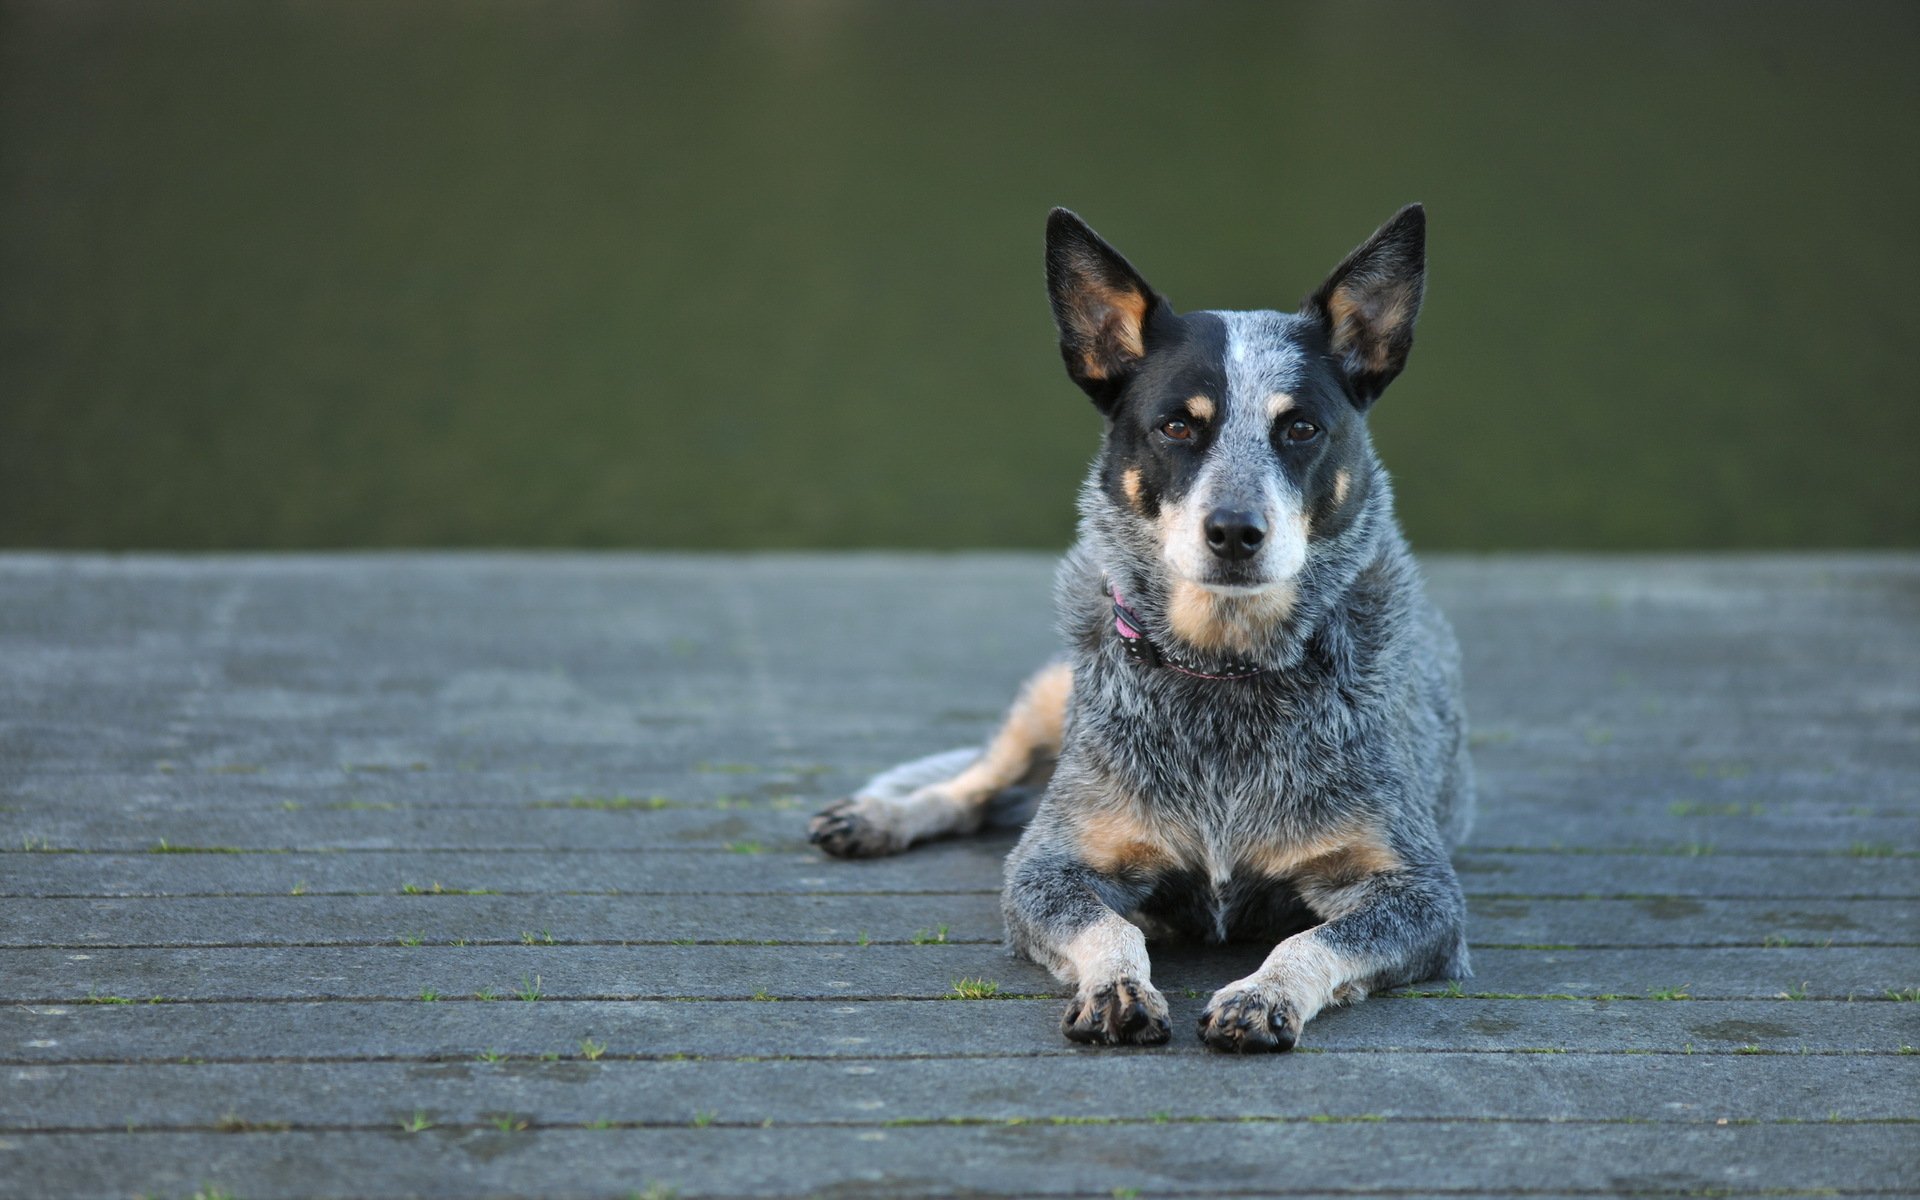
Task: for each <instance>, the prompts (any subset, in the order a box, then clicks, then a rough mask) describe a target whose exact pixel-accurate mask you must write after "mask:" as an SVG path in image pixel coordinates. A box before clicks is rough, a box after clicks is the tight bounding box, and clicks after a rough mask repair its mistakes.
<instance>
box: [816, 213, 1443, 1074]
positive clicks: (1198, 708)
mask: <svg viewBox="0 0 1920 1200" xmlns="http://www.w3.org/2000/svg"><path fill="white" fill-rule="evenodd" d="M1046 251H1047V252H1046V263H1047V286H1048V291H1049V294H1050V296H1051V299H1052V306H1053V315H1054V318H1055V323H1056V325H1057V326H1058V330H1059V336H1060V353H1061V357H1062V358H1063V359H1064V360H1065V362H1066V368H1067V374H1068V375H1069V376H1070V377H1071V378H1072V379H1073V381H1074V382H1075V383H1077V384H1078V385H1079V386H1080V388H1081V389H1082V390H1083V391H1085V392H1086V394H1087V395H1088V396H1089V397H1090V398H1091V399H1092V401H1093V404H1094V407H1095V408H1097V409H1098V410H1099V412H1100V414H1101V416H1102V417H1103V418H1104V419H1105V432H1104V435H1103V437H1102V440H1101V445H1100V451H1099V454H1098V456H1097V457H1096V458H1095V460H1094V462H1093V467H1092V470H1091V471H1090V472H1089V474H1088V475H1087V478H1086V481H1085V483H1084V485H1083V486H1082V488H1081V491H1080V503H1079V507H1080V523H1079V530H1078V538H1077V541H1076V543H1075V545H1074V546H1073V547H1072V549H1070V550H1069V551H1068V553H1067V555H1066V557H1065V559H1064V560H1063V561H1062V563H1061V565H1060V568H1059V570H1058V573H1057V576H1056V579H1055V596H1056V603H1057V607H1058V610H1059V618H1060V625H1061V629H1062V632H1063V634H1064V636H1065V640H1066V642H1067V644H1068V646H1069V648H1070V651H1069V653H1068V654H1067V655H1066V656H1065V657H1064V658H1062V659H1061V660H1060V661H1057V662H1053V663H1051V664H1049V665H1048V666H1046V667H1045V668H1044V669H1042V670H1041V671H1040V672H1039V673H1038V674H1036V675H1034V676H1033V677H1032V678H1031V679H1030V680H1029V681H1028V682H1027V683H1026V685H1025V686H1024V687H1023V688H1022V689H1021V691H1020V694H1019V696H1018V698H1017V699H1016V700H1015V702H1014V704H1013V707H1012V709H1011V711H1010V712H1009V714H1008V716H1007V718H1006V720H1005V722H1004V723H1003V724H1002V725H1001V726H1000V728H999V729H998V731H997V732H996V733H994V735H993V736H992V738H991V739H990V740H989V741H988V743H987V744H986V746H985V747H984V749H976V750H963V751H956V752H950V753H947V754H940V755H935V756H933V757H931V758H926V759H922V760H919V761H917V762H912V763H908V764H905V765H903V766H901V767H897V768H894V769H893V770H890V771H888V772H885V773H883V774H882V775H880V776H878V777H876V778H875V779H874V780H872V781H871V782H869V783H868V784H867V785H866V786H864V787H862V788H861V789H860V790H859V791H858V792H857V793H856V794H855V795H854V796H853V797H852V798H850V799H847V800H843V801H840V802H838V803H836V804H833V805H831V806H829V807H827V808H826V809H824V810H823V811H821V812H820V813H819V814H817V815H816V816H815V817H814V818H813V819H812V822H811V825H810V835H811V838H812V840H813V842H814V843H816V844H817V845H819V846H820V847H822V848H823V849H824V850H825V851H826V852H827V853H829V854H834V855H839V856H847V857H855V856H866V855H877V854H890V853H893V852H896V851H899V850H904V849H906V848H907V847H909V846H911V845H913V844H915V843H916V842H920V841H923V840H926V839H929V838H934V837H940V836H945V835H952V834H961V833H968V832H972V831H975V830H978V829H979V828H981V826H982V825H983V824H984V823H985V821H986V818H987V814H988V809H989V806H990V804H991V803H992V801H993V800H994V798H995V797H996V796H997V795H1000V794H1001V793H1003V792H1005V791H1006V790H1007V789H1009V788H1011V787H1013V785H1015V784H1016V783H1019V782H1021V781H1022V780H1034V779H1044V780H1045V791H1044V793H1043V794H1042V795H1041V798H1040V800H1039V803H1038V806H1037V808H1036V810H1035V812H1034V815H1033V817H1032V819H1031V821H1030V822H1029V823H1028V824H1027V827H1026V829H1025V830H1024V832H1023V834H1022V836H1021V838H1020V840H1019V843H1018V844H1017V845H1016V846H1015V848H1014V850H1013V852H1012V853H1011V855H1009V857H1008V859H1007V865H1006V886H1005V891H1004V894H1003V909H1004V913H1005V917H1006V929H1007V942H1008V947H1009V949H1010V950H1012V951H1013V952H1014V953H1016V954H1019V955H1023V956H1025V957H1027V958H1030V959H1032V960H1034V961H1035V962H1037V963H1040V964H1041V965H1043V966H1045V967H1047V968H1048V969H1050V970H1051V971H1052V972H1053V973H1054V974H1055V976H1057V977H1058V978H1059V979H1060V980H1061V982H1062V983H1063V984H1067V985H1071V986H1072V987H1073V988H1074V989H1075V991H1074V996H1073V999H1072V1000H1071V1001H1070V1002H1069V1003H1068V1005H1067V1009H1066V1012H1065V1013H1064V1014H1063V1016H1062V1018H1061V1023H1060V1027H1061V1031H1062V1032H1063V1033H1064V1034H1065V1035H1066V1036H1067V1037H1068V1038H1069V1039H1071V1040H1073V1041H1075V1042H1083V1043H1091V1044H1097V1045H1123V1044H1130V1043H1131V1044H1147V1045H1150V1044H1157V1043H1162V1042H1165V1041H1166V1040H1167V1039H1168V1036H1169V1026H1168V1021H1167V1003H1166V999H1165V998H1164V997H1163V996H1162V995H1161V993H1160V992H1159V991H1158V990H1156V989H1155V988H1154V986H1153V982H1152V979H1151V977H1150V972H1149V963H1148V960H1147V941H1146V938H1147V935H1148V934H1149V933H1151V934H1153V935H1154V936H1155V937H1156V938H1159V937H1168V938H1179V939H1188V940H1199V941H1204V942H1209V943H1219V942H1227V941H1246V940H1254V939H1258V940H1260V941H1261V942H1263V943H1266V944H1274V948H1273V950H1272V952H1271V953H1270V954H1268V955H1267V957H1266V960H1265V961H1264V962H1263V963H1262V964H1261V966H1260V968H1259V969H1258V970H1256V971H1254V972H1253V973H1252V974H1251V975H1248V976H1246V977H1245V978H1243V979H1238V980H1235V981H1233V982H1232V983H1229V984H1227V985H1226V986H1224V987H1222V988H1220V989H1219V990H1218V991H1216V992H1214V993H1213V995H1212V998H1211V999H1210V1000H1209V1001H1208V1003H1207V1005H1206V1009H1205V1011H1204V1012H1203V1013H1202V1014H1201V1016H1200V1018H1199V1033H1200V1037H1201V1040H1202V1041H1203V1042H1204V1043H1205V1044H1206V1045H1207V1046H1209V1047H1211V1048H1213V1049H1215V1050H1220V1051H1228V1052H1238V1053H1252V1052H1263V1051H1281V1050H1287V1049H1291V1048H1292V1047H1293V1046H1294V1045H1295V1043H1296V1042H1297V1041H1298V1040H1299V1038H1300V1034H1301V1029H1302V1027H1303V1026H1304V1025H1305V1024H1306V1023H1307V1022H1308V1021H1310V1020H1312V1018H1313V1017H1314V1015H1315V1014H1317V1013H1319V1012H1320V1011H1321V1010H1323V1009H1325V1008H1327V1007H1329V1006H1333V1005H1339V1004H1345V1003H1351V1002H1355V1001H1358V1000H1361V999H1364V998H1365V997H1366V995H1367V993H1368V992H1369V991H1370V990H1380V989H1384V988H1391V987H1397V986H1402V985H1405V984H1408V983H1413V982H1416V981H1419V980H1423V979H1430V978H1442V977H1445V978H1462V977H1464V976H1466V975H1468V974H1469V964H1468V956H1467V945H1466V933H1465V931H1466V904H1465V901H1464V899H1463V898H1462V896H1461V892H1460V884H1459V881H1458V879H1457V878H1456V877H1455V875H1454V871H1453V865H1452V862H1451V860H1450V858H1449V854H1450V852H1451V850H1452V849H1453V847H1454V846H1456V845H1457V844H1458V843H1459V842H1460V841H1461V839H1462V838H1464V837H1465V835H1466V833H1467V829H1468V826H1469V824H1470V821H1471V818H1472V812H1473V790H1474V789H1473V774H1472V765H1471V762H1470V761H1469V757H1468V752H1467V731H1466V714H1465V709H1464V706H1463V702H1462V695H1461V684H1460V669H1459V650H1458V646H1457V643H1456V642H1455V640H1454V636H1453V632H1452V630H1451V628H1450V627H1449V626H1448V624H1447V622H1446V620H1445V618H1444V617H1442V615H1441V614H1440V612H1439V610H1438V609H1437V608H1435V607H1434V605H1433V604H1432V603H1431V602H1430V601H1429V600H1428V599H1427V596H1426V594H1425V591H1424V588H1423V586H1422V583H1421V579H1420V575H1419V573H1418V569H1417V568H1416V566H1415V563H1414V560H1413V557H1412V554H1411V552H1410V550H1409V549H1408V547H1407V543H1406V540H1405V538H1404V536H1403V535H1402V533H1401V531H1400V528H1399V525H1398V522H1397V519H1396V517H1395V515H1394V508H1393V497H1392V491H1391V488H1390V486H1389V483H1388V479H1387V474H1386V472H1385V470H1384V469H1382V467H1381V465H1380V463H1379V461H1378V459H1377V458H1376V456H1375V454H1374V449H1373V445H1372V442H1371V440H1370V438H1369V436H1368V433H1367V415H1368V413H1369V412H1370V411H1371V409H1372V407H1373V405H1374V403H1375V401H1377V400H1378V399H1379V398H1380V395H1381V393H1382V392H1384V391H1385V390H1386V387H1387V385H1388V384H1389V383H1391V382H1392V381H1393V379H1394V378H1395V377H1396V376H1398V375H1399V374H1400V372H1401V370H1402V368H1403V367H1405V365H1406V361H1407V355H1408V352H1409V351H1410V350H1411V348H1412V346H1413V330H1414V322H1415V319H1416V318H1417V317H1418V315H1419V312H1420V303H1421V299H1422V296H1423V294H1424V291H1425V283H1426V213H1425V210H1424V209H1423V208H1422V207H1421V206H1419V205H1417V204H1416V205H1410V206H1408V207H1407V208H1404V209H1402V210H1401V211H1400V212H1399V213H1397V214H1396V215H1395V216H1394V217H1393V218H1392V219H1391V220H1389V221H1388V222H1387V223H1386V224H1385V225H1383V226H1381V227H1380V228H1379V230H1377V231H1376V232H1375V233H1374V235H1373V236H1372V237H1371V238H1369V239H1367V241H1366V242H1364V243H1363V244H1362V245H1361V246H1360V247H1359V248H1358V249H1356V250H1354V251H1353V253H1352V254H1350V255H1348V256H1347V258H1346V259H1345V261H1343V262H1341V263H1340V264H1339V266H1337V267H1335V268H1334V270H1333V273H1332V274H1331V275H1329V276H1328V277H1327V279H1326V280H1325V282H1323V283H1322V284H1321V285H1320V286H1319V288H1317V289H1316V290H1315V291H1314V292H1313V293H1312V294H1311V295H1309V296H1308V297H1307V299H1306V300H1305V301H1304V303H1303V304H1302V305H1301V307H1300V308H1299V310H1298V311H1297V312H1292V313H1281V312H1273V311H1261V312H1195V313H1189V314H1185V315H1182V314H1179V313H1176V312H1175V311H1174V309H1173V307H1172V306H1171V305H1170V304H1169V303H1168V302H1167V300H1166V299H1165V298H1164V297H1163V296H1161V295H1160V294H1159V293H1157V292H1155V291H1154V290H1153V289H1152V288H1151V287H1149V286H1148V285H1147V283H1146V281H1145V280H1144V279H1143V278H1142V277H1141V276H1140V274H1139V272H1138V271H1136V270H1135V269H1134V268H1133V266H1132V265H1131V264H1130V263H1129V262H1128V261H1127V260H1126V259H1125V258H1123V257H1122V256H1121V255H1120V253H1119V252H1118V251H1116V250H1115V249H1114V248H1113V247H1111V246H1109V245H1108V244H1107V243H1106V242H1105V241H1103V240H1102V239H1101V238H1100V236H1099V235H1098V234H1096V233H1095V232H1094V231H1093V230H1092V229H1091V228H1090V227H1088V225H1087V224H1086V223H1085V222H1083V221H1082V220H1081V219H1080V218H1079V217H1077V216H1075V215H1074V214H1073V213H1071V212H1069V211H1067V210H1066V209H1055V210H1054V211H1053V213H1052V214H1051V215H1050V217H1049V218H1048V221H1047V240H1046ZM1275 943H1277V944H1275Z"/></svg>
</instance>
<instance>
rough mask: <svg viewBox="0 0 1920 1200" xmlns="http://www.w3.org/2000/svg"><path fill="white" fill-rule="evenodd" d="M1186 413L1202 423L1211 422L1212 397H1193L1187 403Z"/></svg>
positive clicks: (1212, 411) (1212, 412)
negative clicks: (1197, 418)
mask: <svg viewBox="0 0 1920 1200" xmlns="http://www.w3.org/2000/svg"><path fill="white" fill-rule="evenodd" d="M1187 411H1188V412H1190V413H1192V414H1193V415H1194V416H1196V417H1199V418H1200V419H1201V420H1202V421H1211V420H1213V414H1214V407H1213V397H1212V396H1194V397H1191V398H1190V399H1188V401H1187Z"/></svg>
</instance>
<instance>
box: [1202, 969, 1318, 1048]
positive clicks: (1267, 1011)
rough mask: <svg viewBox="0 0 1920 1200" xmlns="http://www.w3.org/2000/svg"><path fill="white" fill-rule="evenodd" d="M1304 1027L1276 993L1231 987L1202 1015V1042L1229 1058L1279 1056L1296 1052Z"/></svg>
mask: <svg viewBox="0 0 1920 1200" xmlns="http://www.w3.org/2000/svg"><path fill="white" fill-rule="evenodd" d="M1302 1024H1303V1022H1302V1021H1301V1020H1300V1018H1299V1016H1298V1015H1297V1014H1296V1013H1295V1012H1294V1010H1293V1006H1292V1005H1290V1004H1288V1003H1287V1001H1286V998H1285V997H1284V996H1282V995H1280V994H1279V992H1277V991H1275V990H1274V989H1272V988H1266V987H1250V986H1247V985H1245V984H1228V985H1227V986H1226V987H1223V988H1221V989H1220V990H1219V991H1217V992H1215V993H1214V994H1213V999H1212V1000H1210V1001H1208V1002H1207V1010H1206V1011H1205V1012H1203V1013H1201V1014H1200V1040H1201V1041H1203V1042H1205V1043H1206V1044H1207V1046H1208V1048H1209V1049H1212V1050H1219V1051H1222V1052H1224V1053H1228V1054H1270V1053H1277V1052H1279V1051H1282V1050H1291V1049H1293V1045H1294V1043H1295V1042H1297V1041H1299V1040H1300V1027H1301V1025H1302Z"/></svg>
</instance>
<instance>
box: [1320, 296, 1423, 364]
mask: <svg viewBox="0 0 1920 1200" xmlns="http://www.w3.org/2000/svg"><path fill="white" fill-rule="evenodd" d="M1412 307H1413V293H1412V291H1411V290H1410V289H1408V288H1406V287H1397V288H1394V289H1393V290H1392V291H1391V292H1388V293H1386V294H1384V295H1379V296H1375V297H1373V298H1372V301H1371V303H1368V302H1365V301H1363V300H1362V299H1361V298H1360V297H1359V296H1357V295H1356V294H1355V293H1354V292H1353V291H1351V290H1350V289H1348V288H1345V287H1341V288H1336V289H1334V293H1333V295H1331V296H1328V297H1327V315H1328V316H1329V317H1331V318H1332V320H1333V339H1332V342H1333V350H1334V353H1336V354H1344V353H1346V352H1347V351H1348V350H1350V349H1352V348H1353V347H1354V345H1355V344H1362V345H1364V347H1365V350H1366V359H1365V365H1366V368H1367V369H1368V370H1370V371H1380V370H1384V369H1385V368H1386V366H1387V358H1388V355H1389V354H1390V353H1391V351H1390V349H1389V343H1390V341H1391V340H1392V339H1391V335H1392V333H1393V331H1394V330H1396V329H1398V328H1399V327H1400V326H1401V325H1402V324H1404V323H1405V322H1406V319H1407V314H1408V312H1409V310H1411V309H1412Z"/></svg>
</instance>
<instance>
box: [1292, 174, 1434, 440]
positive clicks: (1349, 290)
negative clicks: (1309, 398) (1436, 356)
mask: <svg viewBox="0 0 1920 1200" xmlns="http://www.w3.org/2000/svg"><path fill="white" fill-rule="evenodd" d="M1426 279H1427V210H1426V209H1424V208H1422V207H1421V206H1420V205H1418V204H1409V205H1407V206H1406V207H1405V208H1403V209H1401V210H1400V211H1399V212H1397V213H1395V214H1394V215H1393V219H1392V220H1390V221H1388V222H1387V223H1386V224H1385V225H1382V226H1381V227H1380V228H1379V230H1378V231H1376V232H1375V233H1374V235H1373V236H1372V237H1370V238H1368V239H1367V240H1366V242H1365V243H1364V244H1363V245H1362V246H1361V247H1360V248H1359V249H1357V250H1355V251H1354V252H1353V253H1352V254H1349V255H1347V257H1346V261H1344V262H1342V263H1341V264H1340V265H1339V266H1337V267H1335V268H1334V269H1333V274H1331V275H1329V276H1327V281H1326V282H1325V283H1323V284H1321V285H1320V289H1319V290H1318V291H1316V292H1314V293H1313V295H1311V296H1309V297H1307V302H1306V305H1305V311H1306V312H1307V314H1308V315H1310V316H1317V317H1319V318H1320V319H1321V320H1323V321H1325V322H1326V324H1327V333H1328V340H1329V341H1330V343H1331V345H1332V347H1333V356H1334V358H1335V360H1336V361H1338V362H1339V363H1340V366H1341V369H1342V370H1344V371H1345V372H1346V375H1347V380H1348V382H1349V384H1351V386H1352V388H1353V396H1354V400H1355V402H1356V403H1357V404H1358V405H1359V406H1360V407H1361V408H1362V409H1365V408H1367V407H1368V406H1370V405H1371V404H1372V403H1373V402H1374V401H1375V400H1378V399H1379V398H1380V393H1381V392H1383V391H1385V390H1386V388H1387V385H1388V384H1389V383H1392V382H1393V377H1394V376H1396V375H1398V374H1399V373H1400V371H1401V369H1402V368H1403V367H1405V366H1406V365H1407V353H1408V351H1410V350H1412V349H1413V322H1414V319H1415V318H1417V317H1418V316H1419V315H1420V297H1421V294H1422V293H1423V292H1424V291H1425V290H1426Z"/></svg>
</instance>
